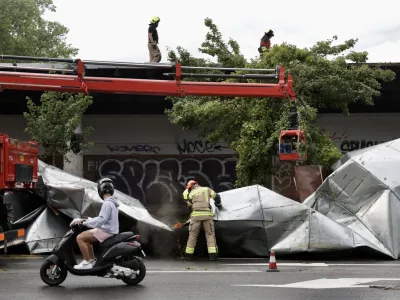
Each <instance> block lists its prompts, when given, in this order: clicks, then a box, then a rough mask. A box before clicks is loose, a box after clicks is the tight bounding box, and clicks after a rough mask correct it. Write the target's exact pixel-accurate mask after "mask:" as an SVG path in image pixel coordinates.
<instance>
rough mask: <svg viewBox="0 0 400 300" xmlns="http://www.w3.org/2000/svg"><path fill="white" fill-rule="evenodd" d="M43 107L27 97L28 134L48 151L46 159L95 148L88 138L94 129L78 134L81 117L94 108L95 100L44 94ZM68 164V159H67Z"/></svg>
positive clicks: (72, 95)
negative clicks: (89, 108)
mask: <svg viewBox="0 0 400 300" xmlns="http://www.w3.org/2000/svg"><path fill="white" fill-rule="evenodd" d="M40 102H41V103H40V105H36V104H35V103H34V102H33V101H32V100H31V99H30V98H29V97H27V105H28V110H29V112H24V117H25V119H26V121H27V127H26V128H25V132H28V133H29V134H30V135H31V137H32V139H33V140H35V141H37V142H38V143H39V144H40V145H41V146H43V147H44V148H45V149H46V152H45V153H44V156H49V155H50V156H52V157H53V165H54V163H55V156H56V155H63V156H64V157H65V154H67V153H68V152H73V153H75V154H79V153H83V152H85V151H86V150H88V149H89V148H90V147H92V146H93V142H88V141H87V139H88V137H89V136H90V135H91V134H92V133H93V128H92V127H86V128H83V129H82V135H77V134H75V130H76V128H77V127H78V126H79V125H80V122H81V119H82V115H83V113H84V112H85V111H86V109H87V108H88V107H89V105H90V104H92V102H93V100H92V97H90V96H86V95H84V94H75V95H74V94H71V93H55V92H49V93H44V94H42V97H41V99H40ZM65 160H66V161H67V162H69V161H68V159H67V158H66V157H65Z"/></svg>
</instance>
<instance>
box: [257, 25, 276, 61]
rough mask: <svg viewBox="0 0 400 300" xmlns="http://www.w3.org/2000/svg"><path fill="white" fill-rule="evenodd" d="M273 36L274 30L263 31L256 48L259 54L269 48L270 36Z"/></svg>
mask: <svg viewBox="0 0 400 300" xmlns="http://www.w3.org/2000/svg"><path fill="white" fill-rule="evenodd" d="M273 36H274V32H273V31H272V30H271V29H270V30H268V31H266V32H265V33H264V35H263V37H262V38H261V41H260V47H259V48H258V52H259V53H260V56H262V55H263V54H264V53H266V52H268V51H269V49H270V48H271V38H272V37H273Z"/></svg>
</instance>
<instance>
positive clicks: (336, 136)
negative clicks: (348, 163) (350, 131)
mask: <svg viewBox="0 0 400 300" xmlns="http://www.w3.org/2000/svg"><path fill="white" fill-rule="evenodd" d="M347 137H348V135H347V132H343V133H342V134H341V135H340V134H337V133H336V132H334V133H333V134H332V135H330V136H329V139H330V140H331V141H333V142H334V141H341V140H345V139H347Z"/></svg>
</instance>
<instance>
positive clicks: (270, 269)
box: [267, 251, 279, 272]
mask: <svg viewBox="0 0 400 300" xmlns="http://www.w3.org/2000/svg"><path fill="white" fill-rule="evenodd" d="M267 272H279V270H278V267H277V266H276V259H275V252H274V251H271V254H270V256H269V266H268V270H267Z"/></svg>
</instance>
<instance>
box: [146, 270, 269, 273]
mask: <svg viewBox="0 0 400 300" xmlns="http://www.w3.org/2000/svg"><path fill="white" fill-rule="evenodd" d="M262 272H263V271H260V270H168V271H162V270H148V271H147V273H262Z"/></svg>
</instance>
